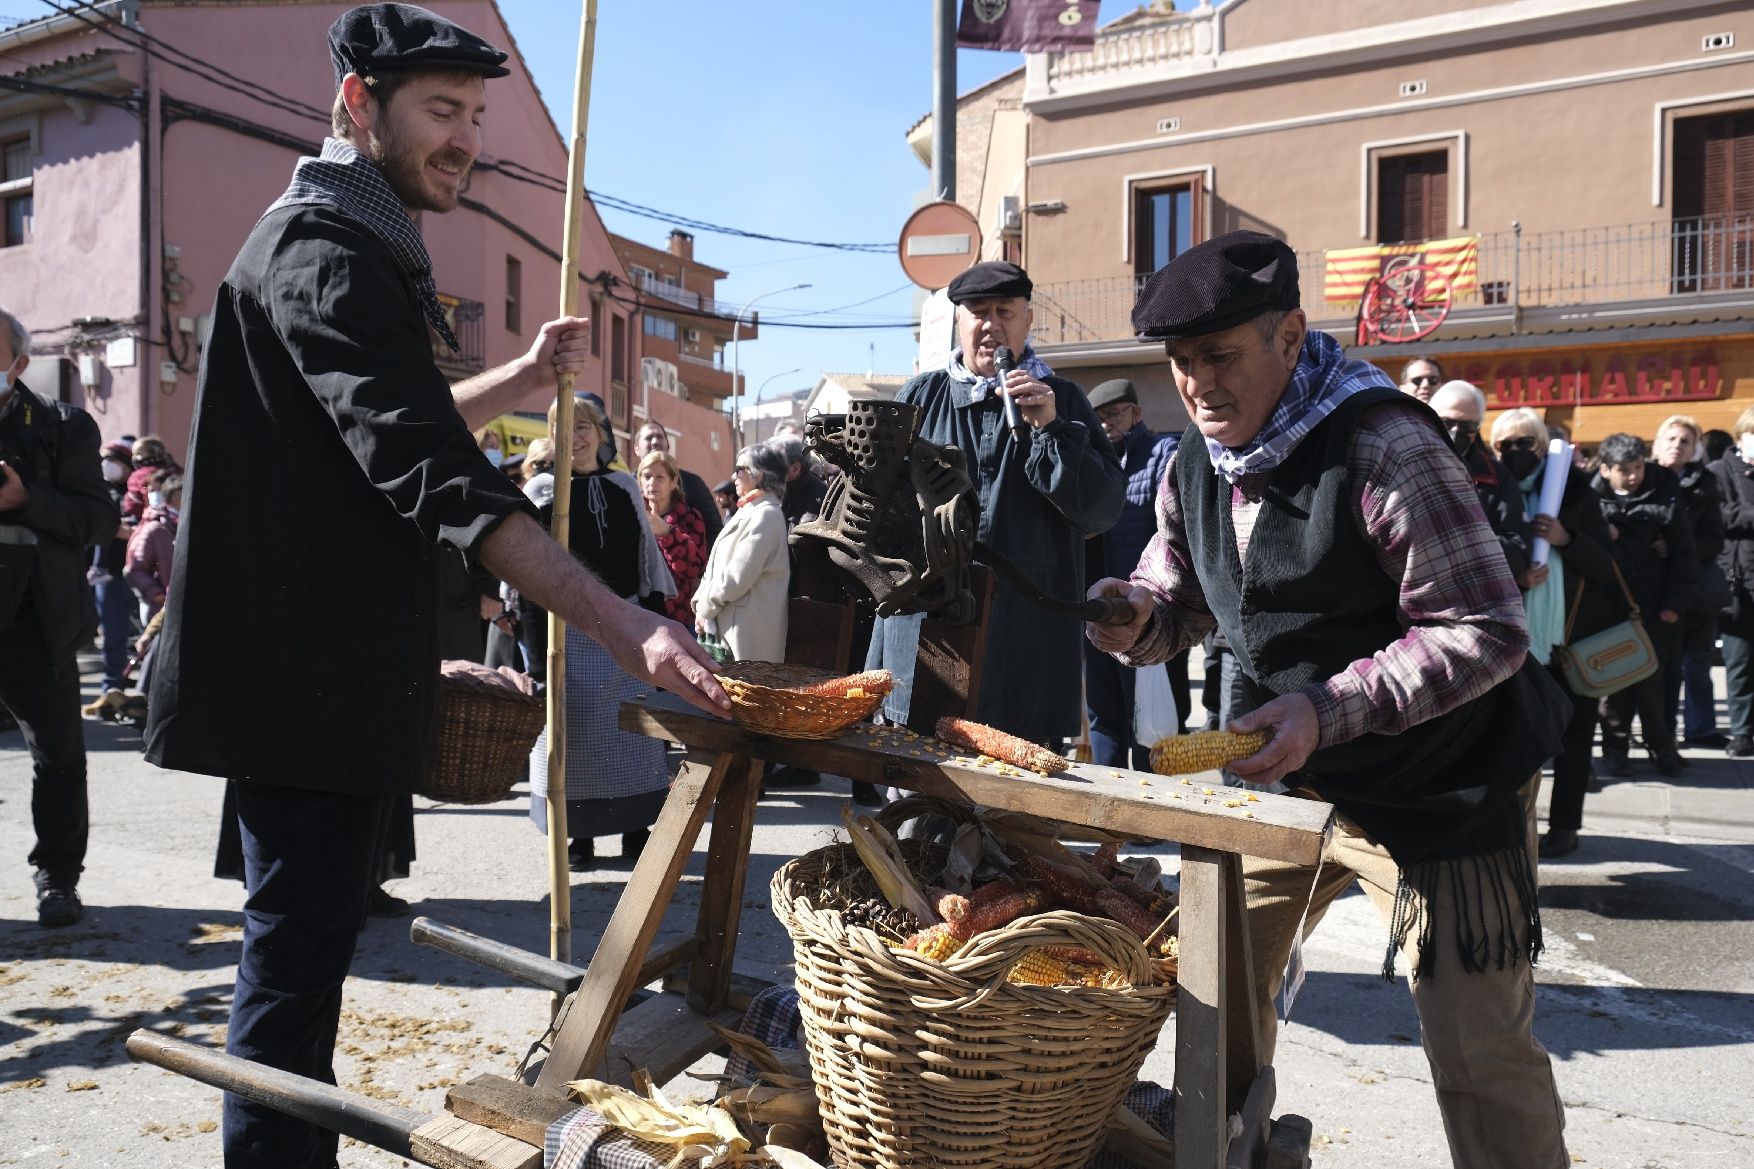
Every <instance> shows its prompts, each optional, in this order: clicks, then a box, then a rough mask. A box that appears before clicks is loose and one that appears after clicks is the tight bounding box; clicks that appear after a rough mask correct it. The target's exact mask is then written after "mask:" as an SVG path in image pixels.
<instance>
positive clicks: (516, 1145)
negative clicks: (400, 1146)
mask: <svg viewBox="0 0 1754 1169" xmlns="http://www.w3.org/2000/svg"><path fill="white" fill-rule="evenodd" d="M409 1143H410V1145H411V1146H412V1148H411V1153H410V1155H411V1156H413V1158H414V1159H415V1160H416V1161H419V1162H420V1163H421V1164H422V1165H431V1166H434V1169H542V1150H541V1148H540V1147H538V1146H533V1145H527V1144H525V1143H524V1142H523V1141H519V1140H513V1139H512V1138H511V1137H508V1136H506V1135H505V1134H504V1133H497V1132H494V1131H493V1130H492V1129H491V1128H484V1127H482V1126H481V1125H479V1124H471V1123H469V1122H468V1121H467V1120H464V1119H463V1118H462V1117H459V1116H448V1115H446V1116H435V1117H433V1118H432V1119H431V1120H429V1121H427V1122H426V1123H425V1124H423V1125H421V1126H420V1127H419V1128H417V1129H415V1130H414V1135H413V1137H412V1138H411V1139H410V1142H409Z"/></svg>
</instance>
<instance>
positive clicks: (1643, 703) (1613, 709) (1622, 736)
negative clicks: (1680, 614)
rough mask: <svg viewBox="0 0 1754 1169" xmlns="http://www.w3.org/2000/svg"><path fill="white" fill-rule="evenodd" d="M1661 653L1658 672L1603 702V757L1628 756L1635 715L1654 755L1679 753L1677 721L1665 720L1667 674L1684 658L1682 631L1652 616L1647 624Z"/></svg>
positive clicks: (1646, 742) (1657, 649)
mask: <svg viewBox="0 0 1754 1169" xmlns="http://www.w3.org/2000/svg"><path fill="white" fill-rule="evenodd" d="M1645 630H1646V631H1647V632H1648V633H1649V634H1650V640H1651V644H1652V645H1653V646H1655V647H1656V651H1657V662H1658V667H1657V672H1656V673H1654V674H1652V675H1651V676H1650V677H1648V678H1646V679H1645V680H1644V681H1642V682H1640V683H1638V684H1637V685H1636V686H1628V687H1627V688H1626V689H1624V690H1622V691H1620V692H1619V693H1617V694H1610V695H1609V696H1608V697H1606V698H1604V699H1602V705H1601V715H1602V753H1603V754H1604V755H1610V754H1611V755H1625V754H1627V753H1628V751H1629V750H1630V748H1631V746H1632V715H1633V713H1634V712H1635V711H1636V712H1637V714H1638V721H1639V725H1640V726H1641V727H1642V728H1643V730H1644V745H1645V746H1646V747H1649V748H1650V749H1651V751H1652V752H1653V753H1661V752H1664V751H1673V750H1674V749H1675V732H1674V725H1675V724H1674V721H1673V720H1672V719H1666V718H1664V717H1663V670H1664V668H1666V666H1667V664H1668V663H1669V662H1670V661H1676V660H1679V658H1680V657H1681V627H1680V625H1679V624H1673V625H1672V624H1670V623H1669V622H1667V621H1663V620H1662V619H1660V618H1658V617H1655V616H1652V617H1650V618H1647V619H1646V621H1645Z"/></svg>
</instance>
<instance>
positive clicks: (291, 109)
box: [42, 0, 895, 255]
mask: <svg viewBox="0 0 1754 1169" xmlns="http://www.w3.org/2000/svg"><path fill="white" fill-rule="evenodd" d="M99 2H100V0H80V2H79V3H78V4H77V5H76V6H74V7H68V6H66V5H63V4H60V3H57V2H56V0H42V3H43V4H44V5H46V6H47V7H49V8H51V9H53V10H54V11H56V12H58V13H60V14H61V15H63V16H68V17H72V18H73V19H75V20H78V21H80V22H81V23H82V24H85V25H88V26H89V27H91V28H93V29H96V30H97V31H99V32H102V33H105V34H107V35H108V36H110V37H111V38H113V39H115V40H117V41H120V42H121V43H123V44H125V45H127V46H129V47H130V48H136V49H139V50H140V51H141V52H143V53H145V54H147V55H148V56H150V57H152V58H154V59H155V60H157V61H159V62H161V63H162V64H165V65H168V66H170V67H171V68H173V69H180V70H182V71H184V72H186V73H189V74H192V75H194V76H196V77H199V78H201V79H202V80H203V81H206V82H208V83H210V84H212V85H217V86H219V87H220V88H221V89H225V90H228V91H230V92H232V93H235V94H239V95H241V96H243V97H247V98H251V99H252V100H255V101H258V102H261V103H262V104H263V105H266V106H268V107H269V108H270V109H274V110H278V111H279V112H281V113H286V114H291V115H293V116H294V117H300V118H308V119H311V120H313V121H317V122H321V123H323V124H324V125H325V126H326V125H328V124H329V118H330V111H328V110H324V109H319V108H318V107H316V106H313V105H311V104H310V103H309V102H306V101H302V100H300V99H299V98H296V97H291V96H289V95H287V94H284V93H279V92H277V91H275V90H272V89H269V88H267V87H266V86H264V85H262V84H261V83H260V82H255V81H250V80H247V79H245V78H243V77H239V76H238V75H237V74H235V73H232V72H230V71H228V70H226V69H223V68H221V67H220V66H218V65H215V64H212V63H211V62H208V61H203V60H201V59H200V58H197V57H194V56H192V55H191V54H189V53H187V52H184V51H183V50H182V49H179V48H177V47H176V46H175V45H173V44H171V43H170V42H168V41H165V40H163V39H162V38H159V37H156V36H153V35H152V34H151V33H149V32H147V31H146V30H145V29H143V28H138V27H136V26H134V25H130V24H127V23H125V22H124V21H121V20H118V19H116V17H115V16H113V15H112V14H110V13H108V12H105V11H102V10H101V9H100V8H99V7H98V4H99ZM93 17H95V18H96V19H95V20H94V19H93ZM161 50H162V51H161ZM167 54H175V57H180V58H182V60H177V59H174V58H173V57H172V56H170V55H167ZM475 165H476V167H477V168H479V169H481V170H487V171H493V172H497V173H499V174H502V175H504V176H505V177H506V178H509V179H512V180H514V181H516V182H524V183H529V184H531V185H533V186H537V187H541V188H543V189H545V190H550V191H554V192H557V193H560V194H564V193H565V192H566V183H565V181H564V180H563V179H561V178H559V177H558V176H555V175H551V174H547V173H545V172H542V171H539V170H536V169H534V168H533V167H529V166H526V165H524V164H523V163H521V162H517V161H515V160H513V159H509V158H500V159H492V160H488V161H484V160H480V159H478V160H477V161H476V163H475ZM587 194H588V196H589V197H590V198H591V199H592V200H594V201H595V202H596V203H597V204H598V205H600V206H603V207H609V208H612V209H614V210H617V211H623V212H626V213H627V214H629V215H637V216H640V217H642V218H646V219H651V220H655V221H657V222H659V223H667V224H669V225H671V226H672V227H683V228H688V229H690V230H692V231H702V232H707V233H709V234H713V235H726V236H732V237H734V238H738V239H752V240H759V241H761V242H763V243H782V244H792V245H795V246H802V247H810V248H823V249H826V250H830V251H845V252H864V253H870V254H874V255H881V254H885V253H889V252H893V251H894V250H895V245H894V244H893V243H837V242H831V241H827V240H807V239H796V238H793V237H790V236H783V235H773V234H771V233H768V232H760V231H754V230H751V229H749V228H741V227H731V226H727V225H725V224H720V223H711V222H708V221H707V220H704V219H695V218H692V217H690V216H685V215H679V214H676V213H675V212H670V211H661V210H659V209H657V208H655V207H647V206H645V205H643V204H640V203H635V202H634V201H633V200H631V199H623V198H620V197H619V196H616V195H610V194H606V193H604V192H601V191H588V192H587Z"/></svg>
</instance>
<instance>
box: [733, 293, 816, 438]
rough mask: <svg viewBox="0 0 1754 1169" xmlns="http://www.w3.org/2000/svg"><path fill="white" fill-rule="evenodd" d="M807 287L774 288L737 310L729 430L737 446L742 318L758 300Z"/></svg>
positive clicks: (740, 431)
mask: <svg viewBox="0 0 1754 1169" xmlns="http://www.w3.org/2000/svg"><path fill="white" fill-rule="evenodd" d="M809 287H810V285H808V284H794V285H792V286H791V287H790V288H776V289H774V290H773V291H772V292H764V293H762V294H761V295H759V296H752V297H750V298H749V299H748V300H746V301H744V302H743V307H742V308H740V309H738V310H737V319H736V321H735V322H733V323H732V325H731V430H732V431H733V432H734V433H735V434H736V435H737V442H738V443H739V444H741V443H742V442H743V403H742V398H743V393H742V390H743V382H742V374H743V369H742V366H740V365H739V364H738V363H737V342H738V340H739V339H740V338H739V334H740V333H741V332H742V331H743V318H744V316H745V315H746V314H747V313H748V312H749V310H750V309H751V308H753V307H754V306H755V302H756V301H758V300H765V299H766V298H767V297H770V296H778V295H779V294H780V293H782V292H797V291H798V290H800V289H803V288H809Z"/></svg>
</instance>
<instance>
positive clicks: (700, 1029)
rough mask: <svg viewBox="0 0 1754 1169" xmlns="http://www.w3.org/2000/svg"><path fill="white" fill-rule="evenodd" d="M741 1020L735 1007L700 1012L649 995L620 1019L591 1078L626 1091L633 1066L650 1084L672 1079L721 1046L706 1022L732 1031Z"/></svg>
mask: <svg viewBox="0 0 1754 1169" xmlns="http://www.w3.org/2000/svg"><path fill="white" fill-rule="evenodd" d="M742 1019H743V1009H742V1008H741V1007H722V1008H720V1009H719V1010H717V1011H712V1012H709V1013H706V1014H702V1013H701V1012H699V1011H696V1010H694V1009H693V1008H691V1007H690V1006H689V1005H688V999H687V997H686V996H684V995H680V994H675V993H672V992H669V991H666V992H664V993H663V994H658V995H653V996H652V997H651V998H649V999H647V1000H646V1001H645V1002H643V1003H640V1004H639V1005H638V1006H636V1007H634V1008H632V1009H631V1010H629V1011H628V1012H627V1013H626V1014H625V1015H623V1016H621V1023H620V1025H619V1026H617V1027H616V1028H615V1039H614V1042H612V1043H611V1044H610V1045H609V1053H608V1055H607V1057H606V1058H605V1061H604V1065H603V1067H602V1069H601V1074H600V1075H599V1076H598V1077H597V1078H598V1079H601V1080H606V1081H608V1082H609V1083H611V1084H620V1085H621V1086H622V1087H624V1088H631V1087H633V1072H634V1070H635V1069H636V1068H637V1069H643V1070H644V1071H646V1072H648V1073H650V1075H651V1077H652V1082H653V1083H654V1084H662V1083H665V1082H667V1081H669V1080H672V1079H675V1078H676V1077H677V1076H679V1075H681V1074H682V1073H683V1072H685V1071H687V1070H688V1067H689V1065H690V1064H692V1063H693V1062H694V1061H695V1060H697V1059H699V1058H700V1057H701V1056H703V1055H705V1054H706V1053H707V1052H709V1051H712V1050H713V1049H714V1048H717V1047H719V1046H722V1045H723V1043H724V1040H722V1039H720V1038H719V1037H718V1036H717V1035H716V1034H714V1032H713V1030H712V1028H711V1027H709V1026H707V1024H708V1023H709V1022H712V1023H717V1024H718V1025H719V1026H721V1027H731V1028H735V1027H736V1026H737V1024H738V1023H739V1022H741V1021H742ZM544 1070H546V1069H544ZM572 1078H574V1079H576V1078H577V1077H576V1076H575V1077H572Z"/></svg>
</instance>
